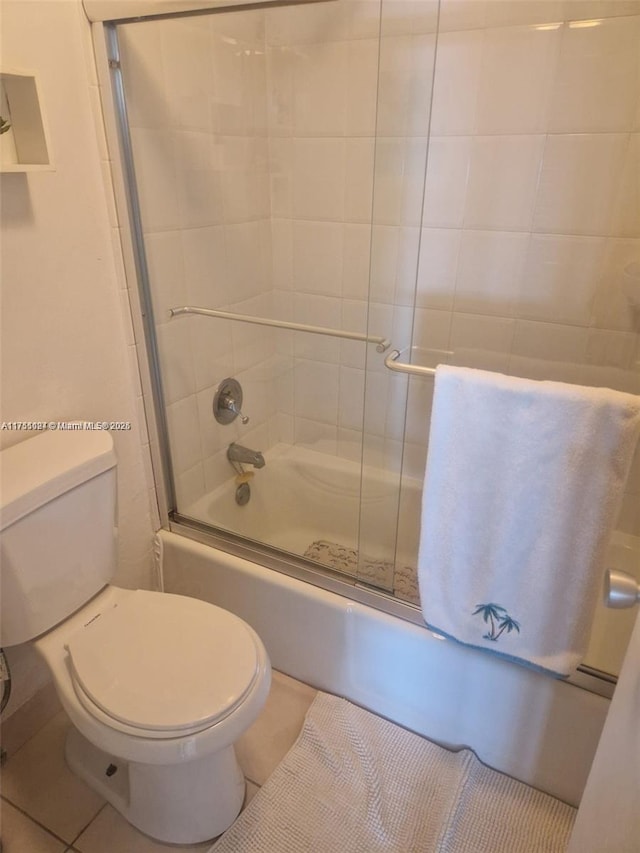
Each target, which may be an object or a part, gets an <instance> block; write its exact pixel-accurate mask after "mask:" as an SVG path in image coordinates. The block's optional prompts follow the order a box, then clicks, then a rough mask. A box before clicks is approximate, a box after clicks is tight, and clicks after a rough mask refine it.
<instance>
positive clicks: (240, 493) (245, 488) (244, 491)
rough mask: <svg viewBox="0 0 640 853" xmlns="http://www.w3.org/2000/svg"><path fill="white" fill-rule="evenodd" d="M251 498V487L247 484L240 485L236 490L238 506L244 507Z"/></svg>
mask: <svg viewBox="0 0 640 853" xmlns="http://www.w3.org/2000/svg"><path fill="white" fill-rule="evenodd" d="M250 497H251V486H250V485H249V483H240V485H239V486H238V488H237V489H236V503H237V504H238V506H246V504H248V503H249V499H250Z"/></svg>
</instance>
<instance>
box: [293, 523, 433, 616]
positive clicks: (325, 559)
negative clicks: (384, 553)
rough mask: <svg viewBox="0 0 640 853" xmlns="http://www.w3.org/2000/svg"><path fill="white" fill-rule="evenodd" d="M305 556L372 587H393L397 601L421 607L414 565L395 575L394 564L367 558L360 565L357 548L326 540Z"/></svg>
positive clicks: (321, 541) (398, 569)
mask: <svg viewBox="0 0 640 853" xmlns="http://www.w3.org/2000/svg"><path fill="white" fill-rule="evenodd" d="M303 556H304V557H307V559H309V560H315V561H316V562H317V563H322V565H323V566H328V567H329V568H330V569H335V570H336V571H338V572H344V573H345V574H347V575H351V576H355V575H357V576H358V578H360V580H363V581H366V582H368V583H370V584H373V586H379V587H382V588H383V589H389V588H390V587H393V594H394V595H395V596H396V597H397V598H401V599H403V600H404V601H409V602H411V603H412V604H420V596H419V593H418V573H417V571H416V569H414V568H411V566H401V567H400V568H397V569H395V572H394V565H393V563H392V562H391V561H390V560H376V559H373V558H372V557H366V556H365V557H363V558H362V563H361V565H360V566H358V552H357V551H356V549H355V548H348V547H347V546H346V545H340V544H339V543H338V542H330V541H329V540H327V539H317V540H316V541H315V542H312V543H311V545H309V547H308V548H307V550H306V551H305V552H304V554H303Z"/></svg>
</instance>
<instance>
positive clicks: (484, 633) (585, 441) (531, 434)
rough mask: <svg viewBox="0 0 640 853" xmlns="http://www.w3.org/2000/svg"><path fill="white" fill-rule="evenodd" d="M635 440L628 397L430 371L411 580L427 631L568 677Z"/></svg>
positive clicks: (639, 410)
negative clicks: (416, 555)
mask: <svg viewBox="0 0 640 853" xmlns="http://www.w3.org/2000/svg"><path fill="white" fill-rule="evenodd" d="M639 432H640V397H637V396H635V395H633V394H625V393H622V392H620V391H612V390H610V389H608V388H586V387H581V386H577V385H569V384H564V383H560V382H540V381H536V380H529V379H518V378H515V377H510V376H503V375H502V374H498V373H489V372H486V371H482V370H472V369H468V368H459V367H449V366H441V367H439V368H438V369H437V372H436V381H435V395H434V403H433V413H432V417H431V430H430V435H429V452H428V458H427V471H426V476H425V486H424V492H423V503H422V527H421V537H420V552H419V558H418V577H419V583H420V597H421V602H422V609H423V613H424V618H425V621H426V623H427V625H428V626H429V627H430V628H432V629H433V630H434V631H436V632H438V633H440V634H444V635H445V636H448V637H451V638H453V639H456V640H458V641H460V642H462V643H465V644H468V645H471V646H476V647H478V648H483V649H487V650H489V651H492V652H496V653H498V654H501V655H504V656H505V657H508V658H511V659H514V660H516V661H519V662H521V663H527V664H529V665H531V666H534V667H536V668H541V669H543V670H547V671H551V672H553V673H555V674H559V675H568V674H570V673H571V672H572V671H573V670H574V669H575V667H576V666H577V665H578V664H579V663H580V661H581V659H582V657H583V655H584V652H585V650H586V646H587V643H588V638H589V631H590V627H591V621H592V618H593V612H594V608H595V606H596V603H597V598H598V594H599V590H600V588H601V584H602V576H603V571H604V559H605V552H606V549H607V545H608V542H609V537H610V535H611V532H612V529H613V525H614V523H615V521H616V517H617V513H618V509H619V505H620V501H621V498H622V493H623V490H624V484H625V481H626V478H627V474H628V471H629V467H630V464H631V459H632V455H633V450H634V447H635V444H636V442H637V439H638V433H639Z"/></svg>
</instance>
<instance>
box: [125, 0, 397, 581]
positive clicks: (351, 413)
mask: <svg viewBox="0 0 640 853" xmlns="http://www.w3.org/2000/svg"><path fill="white" fill-rule="evenodd" d="M392 5H393V4H392ZM379 30H380V2H379V0H364V1H363V2H354V3H313V4H302V5H300V6H296V5H283V6H281V7H267V8H263V9H260V8H256V9H236V10H233V11H228V12H226V11H225V12H213V13H208V14H199V15H189V16H177V17H171V18H165V19H158V20H150V21H144V22H135V23H127V24H122V25H118V27H117V34H118V39H119V45H120V51H121V65H122V74H123V80H124V88H125V94H126V101H127V109H128V118H129V126H130V135H131V140H132V148H133V154H134V164H135V172H136V182H137V190H138V195H139V201H140V210H141V220H142V223H141V227H142V232H143V236H144V252H145V256H146V260H147V266H148V279H149V290H150V298H151V308H152V312H153V319H154V323H153V325H154V332H155V346H156V350H157V358H158V362H159V366H160V375H161V381H162V396H163V406H164V412H165V417H166V424H167V431H168V435H169V445H170V447H169V455H170V468H171V475H172V478H173V489H174V495H175V506H174V508H173V509H174V510H175V511H176V512H177V514H178V515H179V516H181V517H183V518H188V519H193V520H195V521H196V522H199V523H202V524H206V525H211V526H213V527H215V528H217V529H222V530H227V531H230V532H232V533H234V534H238V535H240V536H242V537H245V538H248V539H251V540H254V541H258V542H262V543H265V544H267V545H270V546H273V547H276V548H279V549H282V550H285V551H288V552H291V553H294V554H297V555H299V556H306V557H308V558H309V559H312V560H315V561H316V562H319V563H321V564H322V565H325V566H327V567H329V568H331V569H333V570H336V571H340V572H345V573H347V574H348V575H350V576H352V577H353V576H355V574H356V565H357V563H356V558H357V553H358V539H359V524H360V503H361V500H360V498H361V457H362V424H363V406H364V383H365V378H364V377H365V361H366V355H367V352H368V351H372V352H373V353H374V354H375V356H376V358H377V359H378V361H380V362H381V360H382V358H383V356H381V355H380V354H378V353H376V351H375V346H374V345H373V344H371V343H363V342H361V341H358V340H351V339H344V338H342V337H341V334H342V332H343V331H344V330H347V331H348V332H350V333H351V332H353V333H357V334H360V335H361V336H362V337H364V335H365V333H366V332H367V328H369V331H370V332H371V333H375V334H376V335H380V336H386V335H387V330H386V328H385V327H384V323H385V322H386V320H387V318H386V317H383V316H381V317H379V318H370V320H369V324H367V305H368V287H369V282H368V277H369V276H368V273H369V251H370V241H371V219H372V213H371V206H372V188H373V177H374V176H373V162H374V161H373V155H374V140H375V117H376V93H377V86H378V54H379V42H380V39H379ZM186 306H189V307H199V308H205V309H209V310H211V311H217V312H224V313H233V314H237V315H241V316H244V317H247V318H251V319H252V320H265V319H266V320H267V321H269V320H275V321H277V322H278V323H281V324H283V325H284V326H286V325H287V324H288V323H291V324H294V325H295V324H297V325H303V326H306V325H308V326H311V327H318V326H319V327H323V328H326V329H329V330H334V331H335V334H328V335H323V336H319V335H316V334H313V333H311V332H309V331H297V330H296V331H292V330H288V329H286V328H273V327H270V326H263V325H255V324H249V323H245V322H242V320H239V319H229V318H223V317H212V316H202V315H197V314H193V313H182V314H180V315H178V316H172V315H171V313H170V311H171V309H175V308H180V307H186ZM229 378H232V379H234V380H236V381H237V382H239V383H240V386H241V388H242V392H243V394H242V401H240V399H239V398H237V397H236V396H233V398H230V397H229V394H228V386H225V385H224V382H225V380H227V379H229ZM233 387H235V386H233ZM235 393H236V392H234V394H235ZM214 400H217V401H218V402H219V403H220V401H221V400H222V407H223V409H224V413H225V415H227V416H228V415H229V414H231V415H233V414H234V412H233V410H234V409H235V408H238V409H239V408H241V409H242V415H241V416H238V417H225V418H224V420H225V421H227V422H226V423H219V422H218V421H217V420H216V419H215V417H214V414H213V411H212V408H213V404H214ZM243 418H248V421H245V422H243Z"/></svg>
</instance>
